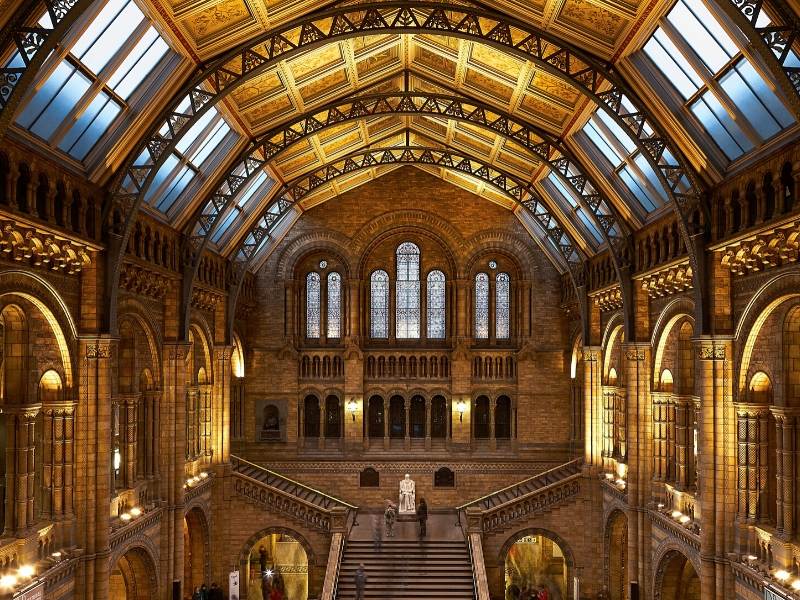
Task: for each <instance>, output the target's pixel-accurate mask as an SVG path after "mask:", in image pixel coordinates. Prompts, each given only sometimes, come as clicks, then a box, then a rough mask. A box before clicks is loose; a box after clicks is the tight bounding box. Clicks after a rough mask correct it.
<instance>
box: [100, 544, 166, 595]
mask: <svg viewBox="0 0 800 600" xmlns="http://www.w3.org/2000/svg"><path fill="white" fill-rule="evenodd" d="M157 555H158V554H157V552H156V547H155V544H153V542H152V541H151V540H150V539H149V538H147V537H146V536H143V535H140V536H137V537H136V538H134V539H133V540H132V541H131V542H130V543H129V544H126V545H124V546H122V547H120V548H118V549H117V550H116V551H115V552H114V554H113V555H112V558H111V584H110V597H112V598H115V599H119V600H152V599H153V598H158V597H160V596H161V594H160V593H159V589H158V581H159V572H158V561H157V560H156V559H155V557H156V556H157Z"/></svg>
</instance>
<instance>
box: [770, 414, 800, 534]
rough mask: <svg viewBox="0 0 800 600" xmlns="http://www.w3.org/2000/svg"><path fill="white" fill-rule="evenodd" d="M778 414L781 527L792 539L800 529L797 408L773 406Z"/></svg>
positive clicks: (777, 446)
mask: <svg viewBox="0 0 800 600" xmlns="http://www.w3.org/2000/svg"><path fill="white" fill-rule="evenodd" d="M771 410H772V414H773V415H774V417H775V428H776V435H775V445H776V459H777V461H776V475H777V486H776V493H775V495H776V500H777V511H776V516H777V519H776V521H777V523H776V525H777V527H776V528H777V529H778V532H779V533H780V535H781V537H783V538H784V539H786V540H791V539H792V538H793V537H794V535H795V533H796V529H797V523H796V521H795V511H796V510H797V507H796V503H797V501H796V495H795V494H796V490H795V487H796V485H797V483H796V482H797V477H796V469H797V465H796V456H797V446H798V441H797V418H798V413H799V412H800V411H798V410H797V409H790V408H783V407H772V409H771Z"/></svg>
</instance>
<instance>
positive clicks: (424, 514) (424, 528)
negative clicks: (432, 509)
mask: <svg viewBox="0 0 800 600" xmlns="http://www.w3.org/2000/svg"><path fill="white" fill-rule="evenodd" d="M417 521H419V537H420V539H422V538H424V537H425V536H426V535H427V534H428V504H427V502H425V498H420V500H419V506H417Z"/></svg>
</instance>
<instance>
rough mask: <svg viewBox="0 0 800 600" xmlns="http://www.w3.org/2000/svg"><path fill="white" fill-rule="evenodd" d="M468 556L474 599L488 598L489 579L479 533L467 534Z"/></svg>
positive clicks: (482, 599) (484, 599) (487, 599)
mask: <svg viewBox="0 0 800 600" xmlns="http://www.w3.org/2000/svg"><path fill="white" fill-rule="evenodd" d="M467 545H468V546H469V558H470V561H472V584H473V586H474V588H475V594H474V598H475V600H490V596H489V580H488V578H487V577H486V563H484V561H483V543H482V542H481V534H480V533H470V534H468V535H467Z"/></svg>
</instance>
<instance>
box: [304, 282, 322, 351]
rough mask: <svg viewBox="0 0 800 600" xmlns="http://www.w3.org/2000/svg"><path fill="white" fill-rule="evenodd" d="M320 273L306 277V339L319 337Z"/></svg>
mask: <svg viewBox="0 0 800 600" xmlns="http://www.w3.org/2000/svg"><path fill="white" fill-rule="evenodd" d="M319 294H320V287H319V273H313V272H312V273H309V274H308V275H306V337H307V338H318V337H319V331H320V329H319V317H320V315H319V312H320V299H319Z"/></svg>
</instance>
